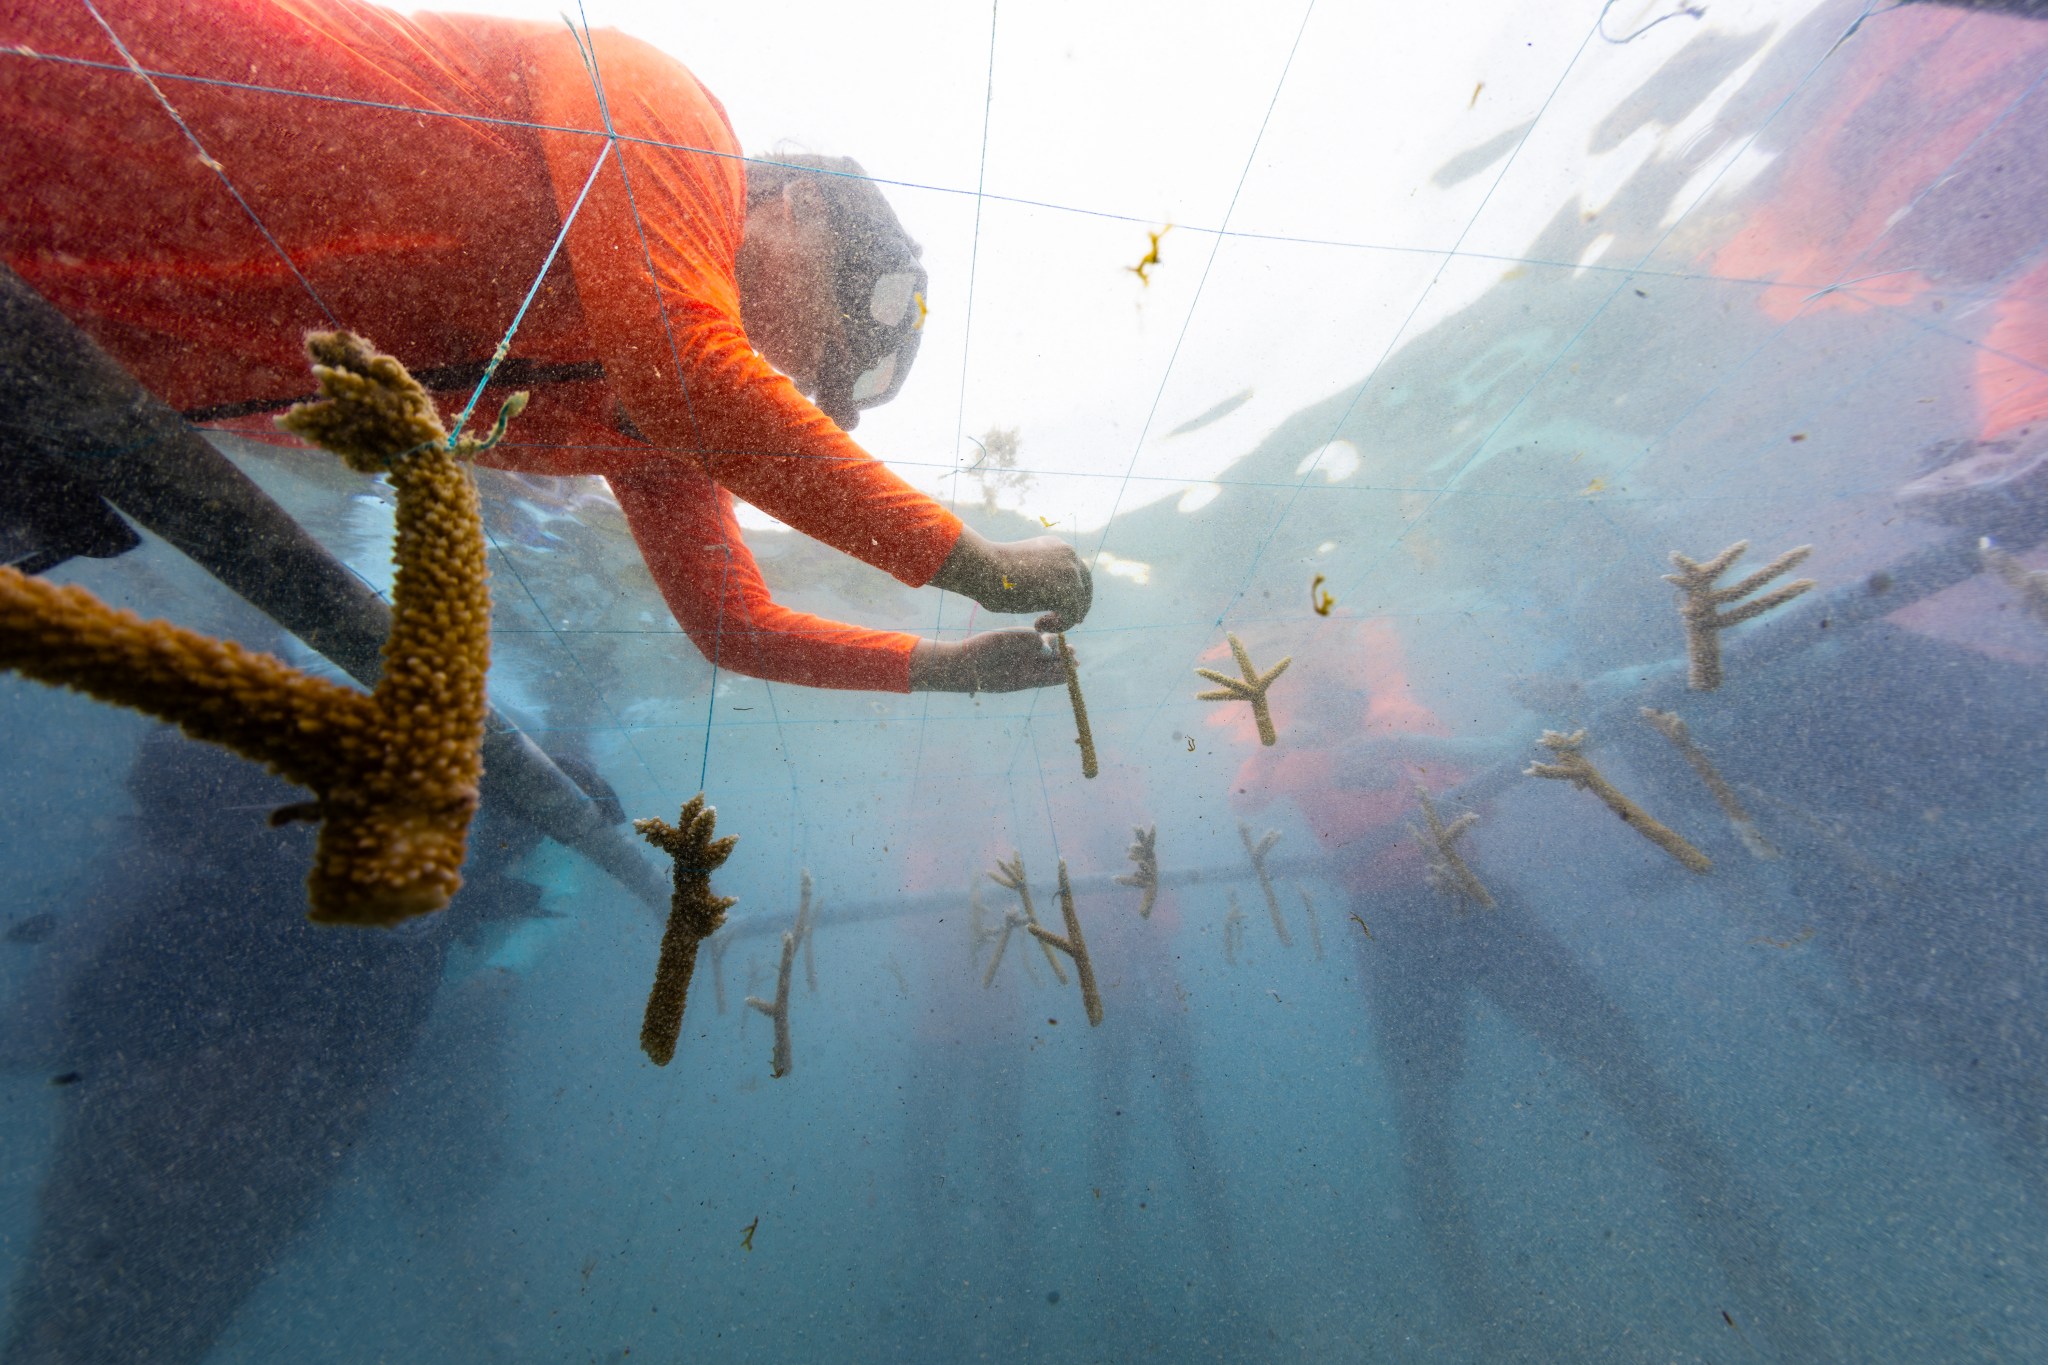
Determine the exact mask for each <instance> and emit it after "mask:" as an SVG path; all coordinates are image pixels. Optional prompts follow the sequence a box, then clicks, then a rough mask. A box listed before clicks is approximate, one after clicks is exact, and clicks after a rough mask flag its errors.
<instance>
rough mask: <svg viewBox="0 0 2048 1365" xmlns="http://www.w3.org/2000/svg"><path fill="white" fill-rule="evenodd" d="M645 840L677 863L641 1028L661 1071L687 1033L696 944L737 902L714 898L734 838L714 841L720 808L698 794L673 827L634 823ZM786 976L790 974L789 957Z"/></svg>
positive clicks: (644, 1045) (652, 821)
mask: <svg viewBox="0 0 2048 1365" xmlns="http://www.w3.org/2000/svg"><path fill="white" fill-rule="evenodd" d="M633 828H634V829H636V830H638V831H640V837H642V838H643V839H645V840H647V842H648V843H650V844H653V845H654V846H655V847H656V848H658V849H660V850H661V851H662V852H664V853H666V854H668V856H669V857H671V858H673V859H674V860H675V865H676V866H675V892H674V894H673V895H672V896H671V897H670V899H669V908H668V928H667V929H665V930H664V931H663V932H662V935H661V960H660V961H659V962H658V963H657V964H656V966H655V969H654V989H653V990H652V991H650V992H649V993H648V996H647V1014H646V1016H645V1017H644V1018H643V1019H642V1020H641V1023H640V1047H641V1050H642V1051H644V1052H646V1054H647V1055H648V1056H649V1057H651V1058H653V1059H654V1064H655V1065H656V1066H667V1065H668V1064H669V1061H670V1059H672V1058H673V1057H674V1056H675V1055H676V1039H677V1038H678V1037H679V1036H680V1035H681V1034H682V1031H683V1008H684V1006H685V1005H687V1004H688V1003H689V999H690V975H691V973H692V972H694V971H695V970H696V969H697V945H698V944H700V943H702V942H703V941H704V940H705V939H707V938H709V937H711V935H713V934H715V933H717V932H718V930H719V928H720V927H721V926H722V925H723V924H724V923H725V912H726V911H727V910H728V909H730V908H731V907H732V906H733V905H734V904H735V900H734V898H733V897H731V896H717V895H713V894H712V891H711V874H712V873H713V872H715V871H716V870H718V868H719V867H721V866H723V865H724V863H725V860H726V859H727V858H730V857H731V856H732V850H733V845H735V844H737V843H738V842H739V839H738V837H737V836H735V835H730V834H728V835H726V836H725V837H724V838H722V839H714V838H712V837H711V836H712V834H713V833H714V832H716V830H717V828H718V808H717V807H716V806H707V805H705V804H704V793H703V792H698V793H697V794H696V795H695V796H693V797H691V798H690V799H689V800H688V801H686V802H684V803H683V812H682V814H681V815H679V816H677V817H676V823H675V824H673V825H671V824H669V823H668V822H667V821H666V820H656V819H646V820H635V821H634V822H633ZM782 970H783V976H784V977H785V978H787V976H788V975H789V966H788V958H787V955H785V956H784V960H783V969H782Z"/></svg>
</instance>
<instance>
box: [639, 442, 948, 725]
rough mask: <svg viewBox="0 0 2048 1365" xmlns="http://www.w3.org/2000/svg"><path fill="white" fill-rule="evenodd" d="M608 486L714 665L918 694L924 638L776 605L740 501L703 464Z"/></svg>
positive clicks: (652, 471)
mask: <svg viewBox="0 0 2048 1365" xmlns="http://www.w3.org/2000/svg"><path fill="white" fill-rule="evenodd" d="M609 482H610V484H611V486H612V491H613V492H614V493H615V494H616V495H617V496H618V499H619V505H620V506H621V507H622V508H624V509H625V513H626V520H627V522H628V523H629V524H630V525H631V526H632V528H633V538H634V540H636V541H638V542H639V545H640V553H641V555H642V557H643V558H645V559H646V561H647V567H648V569H649V571H650V572H652V573H653V575H654V582H655V585H656V586H657V587H659V588H660V589H661V596H662V600H664V601H665V602H667V603H668V608H669V610H670V611H671V612H673V613H674V614H675V618H676V620H677V621H678V622H679V623H680V624H681V625H682V628H683V630H684V632H685V633H687V634H688V635H689V637H690V639H691V641H692V642H693V643H694V644H695V645H696V646H697V648H698V649H699V650H700V651H702V652H703V655H704V657H705V658H707V659H710V660H711V661H713V662H714V663H715V664H717V665H718V666H719V667H720V668H726V669H731V670H732V671H733V672H735V673H744V674H747V675H748V676H750V677H755V678H766V679H768V680H769V681H771V682H788V683H797V684H800V685H802V686H804V687H838V688H847V689H851V690H856V691H867V692H908V691H909V690H910V651H911V647H912V646H914V645H915V644H916V643H917V637H916V636H915V635H906V634H903V633H901V632H899V631H888V630H866V629H863V628H861V627H858V626H849V625H842V624H840V623H839V622H837V621H827V620H825V619H824V618H822V617H817V616H810V615H806V614H805V613H803V612H800V611H790V610H788V609H787V608H785V607H781V606H777V605H776V603H775V602H774V600H773V599H772V598H771V597H770V596H769V593H768V586H767V584H765V583H763V582H762V581H761V572H760V569H759V568H758V567H757V566H756V565H755V563H754V557H753V555H752V554H750V553H748V551H747V546H746V542H745V541H743V540H742V539H741V538H740V528H739V523H738V522H737V521H736V520H735V519H734V517H733V512H732V497H731V495H730V494H728V493H726V492H725V491H723V490H722V489H720V488H718V487H717V486H715V485H714V484H713V483H712V482H711V480H710V479H709V478H708V477H706V476H705V475H704V474H703V472H702V471H701V470H699V469H697V468H695V466H694V462H690V461H682V460H656V461H648V462H645V463H642V464H640V465H638V466H636V467H634V468H632V469H628V470H625V471H623V472H620V473H615V474H613V475H611V476H609Z"/></svg>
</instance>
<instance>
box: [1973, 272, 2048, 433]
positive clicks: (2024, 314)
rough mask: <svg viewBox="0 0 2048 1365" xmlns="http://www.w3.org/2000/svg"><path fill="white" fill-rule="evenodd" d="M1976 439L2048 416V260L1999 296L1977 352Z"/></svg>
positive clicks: (2026, 424) (2042, 419) (2036, 422)
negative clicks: (1980, 347)
mask: <svg viewBox="0 0 2048 1365" xmlns="http://www.w3.org/2000/svg"><path fill="white" fill-rule="evenodd" d="M1977 409H1978V412H1979V414H1980V417H1979V421H1978V432H1977V435H1978V439H1980V440H1985V441H1990V440H1996V439H1997V438H1998V437H2000V436H2005V435H2008V434H2011V433H2014V432H2017V431H2020V430H2021V429H2023V428H2030V427H2033V426H2035V425H2036V424H2038V423H2041V422H2043V421H2048V260H2044V261H2042V262H2041V263H2040V264H2039V265H2037V266H2035V267H2034V268H2033V269H2032V270H2030V271H2029V272H2027V273H2026V274H2025V275H2022V276H2021V277H2020V278H2019V279H2018V280H2016V281H2014V282H2013V283H2012V284H2011V285H2010V286H2008V287H2007V289H2006V291H2005V293H2004V294H2002V295H2000V296H1999V300H1998V303H1997V305H1996V306H1995V307H1994V308H1993V310H1992V321H1991V330H1990V331H1989V332H1987V333H1986V334H1985V337H1984V347H1983V349H1981V350H1979V351H1978V352H1977Z"/></svg>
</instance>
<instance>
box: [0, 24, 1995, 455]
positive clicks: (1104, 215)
mask: <svg viewBox="0 0 2048 1365" xmlns="http://www.w3.org/2000/svg"><path fill="white" fill-rule="evenodd" d="M0 57H12V58H15V59H17V60H26V61H37V62H50V63H52V64H54V65H58V66H75V67H79V68H82V69H85V70H92V71H124V72H130V73H132V74H135V75H139V76H143V77H146V78H148V79H149V80H151V81H152V82H160V81H176V82H182V83H184V84H188V85H204V86H211V87H214V88H216V89H221V90H238V91H243V92H246V93H249V94H257V95H276V96H279V97H280V98H284V99H301V100H312V101H315V102H318V103H323V104H340V105H347V106H352V107H355V108H359V109H375V110H380V111H382V112H386V113H396V114H411V115H414V116H416V117H419V118H442V119H460V120H462V121H463V122H465V123H475V124H481V125H485V126H490V127H501V128H521V129H527V130H529V131H533V132H542V133H573V134H575V135H577V136H580V137H603V136H604V133H603V132H601V131H600V130H598V129H595V128H575V127H570V126H567V125H563V124H553V123H537V122H534V121H533V120H531V119H515V118H505V117H503V116H501V115H490V114H468V113H459V112H456V111H454V110H449V109H427V108H423V107H420V106H416V105H409V104H393V103H391V102H390V101H388V100H366V99H357V98H353V97H350V96H346V95H323V94H319V93H317V92H315V91H310V90H290V89H286V88H285V87H283V86H275V85H260V84H256V83H254V82H251V81H230V80H223V79H221V78H219V77H215V76H194V75H191V74H189V73H185V72H179V71H165V70H162V69H161V68H158V67H148V66H140V65H137V66H134V67H130V66H126V65H123V64H122V63H119V62H103V61H97V60H94V59H92V58H88V57H76V56H69V55H66V54H64V53H58V52H37V51H35V50H34V49H32V48H27V47H24V46H21V45H19V44H17V45H12V46H9V45H6V44H4V43H0ZM617 141H618V142H620V143H621V144H626V145H632V146H640V147H652V148H656V149H659V150H664V151H674V152H688V153H691V154H693V155H697V156H710V157H718V158H720V159H722V160H728V161H742V162H745V163H747V164H748V165H754V166H779V165H782V164H784V163H782V162H779V161H776V160H775V159H774V158H773V157H755V156H741V155H737V154H735V153H732V152H721V151H718V150H716V149H714V148H710V147H692V146H690V145H688V144H686V143H681V142H665V141H663V140H661V139H659V138H647V137H637V136H634V135H633V134H630V133H621V134H619V135H618V137H617ZM806 169H809V168H806ZM816 173H817V174H819V175H840V176H845V177H846V178H847V179H853V180H866V181H869V182H870V183H872V184H876V185H886V186H891V187H894V188H898V189H911V190H924V191H928V192H930V193H932V194H951V195H958V196H961V197H972V196H973V195H974V193H975V192H974V191H973V190H970V189H964V188H962V187H960V186H957V185H934V184H929V183H926V182H923V181H917V180H895V179H889V178H887V177H883V176H874V175H860V176H856V175H852V174H850V173H848V172H844V171H818V172H816ZM981 197H982V198H983V199H985V200H986V201H987V202H989V203H992V204H1011V205H1015V206H1017V207H1020V208H1039V209H1046V210H1049V211H1051V212H1054V213H1071V214H1074V215H1076V216H1078V217H1083V218H1100V219H1102V220H1104V221H1105V222H1114V223H1144V224H1149V223H1152V222H1156V221H1157V220H1156V219H1153V218H1147V217H1144V216H1142V215H1139V214H1134V213H1118V212H1115V211H1114V210H1110V209H1093V208H1086V207H1083V206H1081V205H1078V204H1061V203H1056V202H1054V201H1052V200H1048V199H1028V198H1025V197H1023V196H1021V195H1010V194H984V195H982V196H981ZM1174 228H1175V230H1176V231H1179V232H1186V233H1189V234H1192V235H1195V236H1220V237H1228V238H1232V239H1236V240H1242V241H1248V242H1278V243H1282V244H1287V245H1294V246H1325V247H1331V248H1334V249H1338V250H1344V251H1377V252H1384V253H1386V254H1389V255H1397V256H1399V255H1406V256H1442V255H1446V254H1448V253H1446V252H1445V250H1444V249H1443V248H1442V247H1421V246H1406V245H1402V244H1400V243H1397V242H1356V241H1346V240H1344V239H1342V238H1335V237H1304V236H1298V235H1294V234H1289V233H1278V232H1243V231H1231V230H1228V229H1221V228H1215V227H1208V226H1204V225H1202V224H1199V223H1176V224H1174ZM1455 255H1456V257H1457V259H1460V260H1472V261H1493V262H1497V263H1499V264H1502V265H1523V266H1536V267H1541V268H1543V269H1549V270H1570V271H1575V272H1578V271H1583V272H1585V273H1588V274H1599V275H1629V276H1632V277H1634V278H1636V279H1663V280H1677V281H1694V282H1708V283H1714V284H1724V285H1747V286H1750V287H1753V288H1757V289H1775V288H1793V289H1828V288H1833V287H1837V286H1831V285H1827V284H1822V283H1820V282H1818V281H1811V282H1805V281H1793V280H1769V279H1750V278H1744V277H1741V276H1727V277H1716V276H1710V275H1701V274H1697V273H1693V272H1689V271H1681V270H1658V269H1654V268H1651V267H1648V266H1641V267H1638V266H1624V265H1606V264H1603V263H1601V262H1598V261H1593V262H1587V263H1580V262H1578V261H1560V260H1552V259H1550V258H1548V257H1544V256H1511V255H1507V254H1504V253H1501V252H1492V251H1460V252H1457V253H1455ZM1943 296H1944V297H1946V298H1951V299H1966V300H1976V299H1979V298H1981V297H1983V296H1980V295H1978V294H1975V293H1973V292H1971V291H1968V290H1944V291H1943ZM1135 477H1139V478H1142V477H1143V476H1142V475H1139V476H1135Z"/></svg>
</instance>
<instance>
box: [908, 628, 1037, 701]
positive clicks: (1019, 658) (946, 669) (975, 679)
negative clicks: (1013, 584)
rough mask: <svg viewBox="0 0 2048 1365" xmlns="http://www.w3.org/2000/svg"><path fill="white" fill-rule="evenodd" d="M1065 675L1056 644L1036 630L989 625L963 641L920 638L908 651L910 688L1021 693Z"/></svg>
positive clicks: (914, 690) (936, 690) (930, 690)
mask: <svg viewBox="0 0 2048 1365" xmlns="http://www.w3.org/2000/svg"><path fill="white" fill-rule="evenodd" d="M1066 680H1067V674H1066V670H1065V669H1063V668H1061V667H1060V655H1059V649H1058V647H1057V646H1056V645H1055V644H1054V643H1053V641H1052V639H1051V637H1050V636H1046V635H1041V634H1039V633H1038V632H1037V631H1035V630H991V631H984V632H983V633H982V634H980V635H970V636H968V637H967V638H966V639H965V640H956V641H939V640H920V641H918V642H917V646H916V647H915V648H914V649H912V650H911V652H910V690H911V691H913V692H1022V691H1025V690H1026V689H1028V688H1033V687H1055V686H1059V685H1062V684H1064V683H1065V682H1066Z"/></svg>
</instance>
